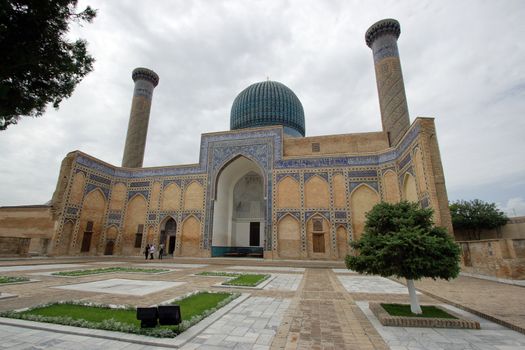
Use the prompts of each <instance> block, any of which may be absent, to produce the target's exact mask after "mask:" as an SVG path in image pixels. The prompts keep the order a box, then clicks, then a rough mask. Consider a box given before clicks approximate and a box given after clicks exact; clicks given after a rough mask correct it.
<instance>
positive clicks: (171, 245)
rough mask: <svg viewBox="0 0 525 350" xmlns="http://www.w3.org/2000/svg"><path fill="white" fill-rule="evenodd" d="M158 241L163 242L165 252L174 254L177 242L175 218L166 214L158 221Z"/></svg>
mask: <svg viewBox="0 0 525 350" xmlns="http://www.w3.org/2000/svg"><path fill="white" fill-rule="evenodd" d="M160 243H162V244H164V251H165V252H166V254H170V255H172V254H174V251H175V247H176V243H177V220H175V218H173V217H171V216H167V217H166V218H164V220H162V222H161V223H160Z"/></svg>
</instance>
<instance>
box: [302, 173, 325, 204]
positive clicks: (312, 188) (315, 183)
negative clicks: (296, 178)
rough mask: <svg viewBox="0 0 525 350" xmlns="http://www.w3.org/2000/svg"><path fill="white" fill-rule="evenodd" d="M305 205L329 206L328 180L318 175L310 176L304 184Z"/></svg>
mask: <svg viewBox="0 0 525 350" xmlns="http://www.w3.org/2000/svg"><path fill="white" fill-rule="evenodd" d="M304 187H305V191H304V192H305V193H304V200H305V207H306V208H315V209H319V208H328V207H329V206H330V189H329V187H328V182H326V180H325V179H323V178H322V177H320V176H312V177H311V178H309V179H308V180H307V181H306V182H305V184H304Z"/></svg>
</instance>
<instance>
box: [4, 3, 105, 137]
mask: <svg viewBox="0 0 525 350" xmlns="http://www.w3.org/2000/svg"><path fill="white" fill-rule="evenodd" d="M76 7H77V0H7V1H3V2H2V4H1V5H0V52H1V53H2V54H1V55H0V130H5V129H6V128H7V127H8V126H9V125H12V124H16V123H17V121H18V120H19V118H20V117H21V116H33V117H38V116H41V115H42V114H43V113H44V112H45V110H46V107H47V105H48V104H52V105H53V107H54V108H58V107H59V105H60V103H61V102H62V100H63V99H65V98H68V97H70V96H71V94H72V93H73V90H74V89H75V87H76V85H77V84H78V83H79V82H80V81H81V80H82V78H83V77H84V76H85V75H86V74H88V73H89V72H91V71H92V69H93V62H94V58H93V57H91V56H90V55H89V54H88V52H87V49H86V42H85V41H84V40H80V39H78V40H76V41H69V40H68V39H67V38H66V34H67V32H68V30H69V25H70V23H71V22H77V23H82V22H91V21H92V20H93V18H94V17H95V16H96V11H95V10H93V9H92V8H91V7H89V6H88V7H86V8H85V9H84V10H83V11H80V12H77V11H76Z"/></svg>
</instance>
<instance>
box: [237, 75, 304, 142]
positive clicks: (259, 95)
mask: <svg viewBox="0 0 525 350" xmlns="http://www.w3.org/2000/svg"><path fill="white" fill-rule="evenodd" d="M268 125H282V126H284V131H285V133H287V134H289V135H291V136H304V131H305V128H304V111H303V105H302V104H301V101H299V99H298V98H297V96H295V94H294V92H293V91H292V90H290V89H289V88H288V87H286V86H285V85H283V84H281V83H278V82H276V81H262V82H260V83H255V84H253V85H250V86H248V87H247V88H246V89H244V90H243V91H242V92H241V93H240V94H239V95H238V96H237V97H236V98H235V101H233V105H232V110H231V114H230V129H231V130H236V129H244V128H253V127H256V126H268Z"/></svg>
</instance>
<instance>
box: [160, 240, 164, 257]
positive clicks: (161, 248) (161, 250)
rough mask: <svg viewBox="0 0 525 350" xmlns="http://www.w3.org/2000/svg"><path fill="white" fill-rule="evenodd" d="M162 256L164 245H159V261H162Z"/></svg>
mask: <svg viewBox="0 0 525 350" xmlns="http://www.w3.org/2000/svg"><path fill="white" fill-rule="evenodd" d="M162 255H164V243H161V244H160V245H159V259H160V260H162Z"/></svg>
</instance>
